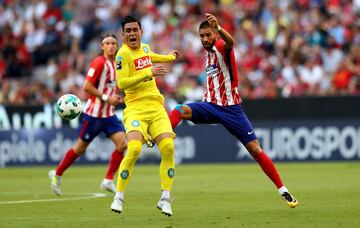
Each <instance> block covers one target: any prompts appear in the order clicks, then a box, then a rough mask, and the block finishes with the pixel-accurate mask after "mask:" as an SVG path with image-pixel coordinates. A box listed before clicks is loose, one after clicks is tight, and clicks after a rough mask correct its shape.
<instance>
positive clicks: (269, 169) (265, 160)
mask: <svg viewBox="0 0 360 228" xmlns="http://www.w3.org/2000/svg"><path fill="white" fill-rule="evenodd" d="M255 160H256V161H257V162H258V163H259V165H260V167H261V168H262V170H263V171H264V173H266V175H267V176H268V177H269V178H270V179H271V181H272V182H273V183H274V184H275V185H276V187H277V188H278V189H279V188H281V187H282V186H283V183H282V181H281V178H280V175H279V173H278V171H277V170H276V168H275V166H274V163H273V162H272V161H271V159H270V158H269V157H268V156H267V155H266V154H265V152H264V151H262V152H261V153H260V154H259V155H258V156H257V157H256V158H255Z"/></svg>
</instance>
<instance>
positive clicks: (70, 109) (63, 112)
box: [56, 94, 82, 120]
mask: <svg viewBox="0 0 360 228" xmlns="http://www.w3.org/2000/svg"><path fill="white" fill-rule="evenodd" d="M81 110H82V108H81V100H80V99H79V98H78V97H77V96H75V95H74V94H65V95H63V96H61V97H60V98H59V100H58V101H57V102H56V112H57V114H59V116H60V117H61V118H63V119H65V120H72V119H75V118H76V117H78V116H79V115H80V113H81Z"/></svg>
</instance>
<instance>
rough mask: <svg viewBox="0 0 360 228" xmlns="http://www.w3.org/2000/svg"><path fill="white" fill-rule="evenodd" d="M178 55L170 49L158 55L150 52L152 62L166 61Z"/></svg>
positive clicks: (172, 59)
mask: <svg viewBox="0 0 360 228" xmlns="http://www.w3.org/2000/svg"><path fill="white" fill-rule="evenodd" d="M179 56H180V54H179V52H178V51H176V50H172V51H170V53H169V54H168V55H160V54H157V53H155V52H152V51H151V52H150V58H151V61H152V62H153V63H167V62H172V61H174V60H176V59H177V58H178V57H179Z"/></svg>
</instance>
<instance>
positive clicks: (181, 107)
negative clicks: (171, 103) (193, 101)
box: [175, 104, 185, 114]
mask: <svg viewBox="0 0 360 228" xmlns="http://www.w3.org/2000/svg"><path fill="white" fill-rule="evenodd" d="M183 106H184V105H183V104H177V105H176V106H175V109H176V110H178V111H179V112H180V113H181V114H183V113H184V112H185V110H184V108H183Z"/></svg>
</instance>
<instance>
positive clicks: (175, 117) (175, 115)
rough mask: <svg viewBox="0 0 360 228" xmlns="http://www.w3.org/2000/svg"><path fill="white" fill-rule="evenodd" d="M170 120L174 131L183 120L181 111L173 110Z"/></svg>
mask: <svg viewBox="0 0 360 228" xmlns="http://www.w3.org/2000/svg"><path fill="white" fill-rule="evenodd" d="M169 119H170V122H171V127H172V128H173V129H174V128H175V127H176V126H177V125H178V124H179V123H180V121H181V120H182V118H181V113H180V112H179V110H177V109H173V110H172V111H171V112H170V114H169Z"/></svg>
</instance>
